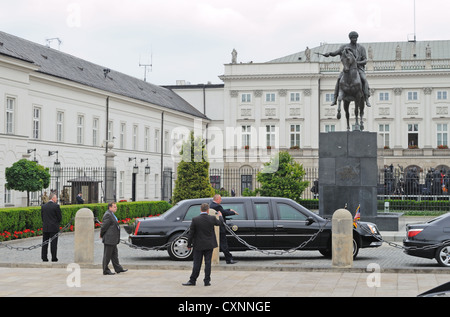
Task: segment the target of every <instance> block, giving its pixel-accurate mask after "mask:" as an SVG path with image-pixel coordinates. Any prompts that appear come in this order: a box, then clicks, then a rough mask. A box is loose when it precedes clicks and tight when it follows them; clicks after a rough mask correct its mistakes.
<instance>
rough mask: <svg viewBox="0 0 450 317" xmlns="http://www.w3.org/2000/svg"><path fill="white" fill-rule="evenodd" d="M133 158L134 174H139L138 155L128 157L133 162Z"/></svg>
mask: <svg viewBox="0 0 450 317" xmlns="http://www.w3.org/2000/svg"><path fill="white" fill-rule="evenodd" d="M132 160H134V166H133V174H138V173H139V166H137V163H136V157H129V158H128V162H131V161H132Z"/></svg>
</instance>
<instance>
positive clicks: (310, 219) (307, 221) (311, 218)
mask: <svg viewBox="0 0 450 317" xmlns="http://www.w3.org/2000/svg"><path fill="white" fill-rule="evenodd" d="M314 221H315V220H314V218H313V217H308V218H306V225H307V226H309V225H311V224H312V223H314Z"/></svg>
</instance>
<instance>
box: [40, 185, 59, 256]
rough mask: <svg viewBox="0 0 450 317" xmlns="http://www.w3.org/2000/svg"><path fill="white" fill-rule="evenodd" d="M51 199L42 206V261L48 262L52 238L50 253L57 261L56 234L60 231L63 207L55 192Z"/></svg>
mask: <svg viewBox="0 0 450 317" xmlns="http://www.w3.org/2000/svg"><path fill="white" fill-rule="evenodd" d="M49 198H50V200H49V201H48V202H47V203H46V204H45V205H43V206H42V207H41V218H42V241H43V245H42V250H41V258H42V261H44V262H48V257H47V254H48V244H49V243H48V240H49V239H51V238H52V240H51V242H50V253H51V255H52V262H57V261H58V258H57V257H56V254H57V250H58V236H55V235H57V234H58V232H59V224H60V223H61V220H62V214H61V209H60V208H59V205H58V204H57V201H58V197H57V196H56V194H55V193H51V194H50V197H49Z"/></svg>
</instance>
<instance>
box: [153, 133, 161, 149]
mask: <svg viewBox="0 0 450 317" xmlns="http://www.w3.org/2000/svg"><path fill="white" fill-rule="evenodd" d="M154 148H155V152H157V153H159V151H160V149H159V148H160V144H159V130H155V144H154Z"/></svg>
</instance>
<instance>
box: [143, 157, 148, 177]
mask: <svg viewBox="0 0 450 317" xmlns="http://www.w3.org/2000/svg"><path fill="white" fill-rule="evenodd" d="M145 161H147V165H146V166H145V175H150V166H148V158H146V159H141V163H143V162H145Z"/></svg>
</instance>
